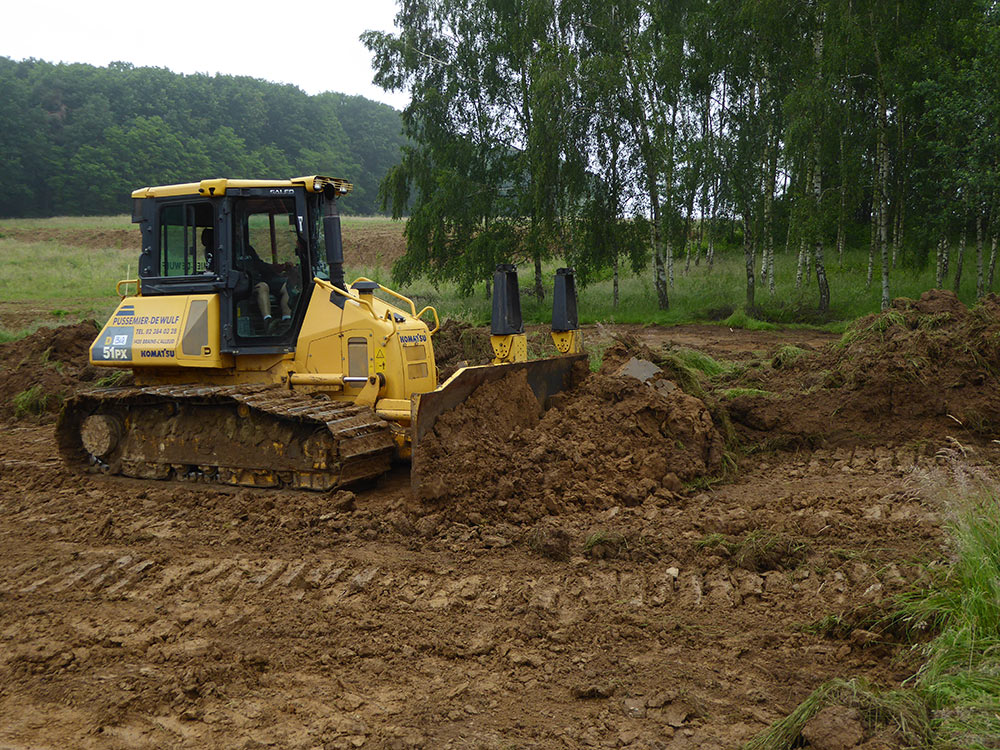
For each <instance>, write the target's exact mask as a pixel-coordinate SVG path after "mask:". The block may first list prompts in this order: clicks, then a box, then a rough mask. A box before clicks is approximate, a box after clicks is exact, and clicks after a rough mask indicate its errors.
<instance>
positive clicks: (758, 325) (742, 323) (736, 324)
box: [722, 308, 778, 331]
mask: <svg viewBox="0 0 1000 750" xmlns="http://www.w3.org/2000/svg"><path fill="white" fill-rule="evenodd" d="M722 325H724V326H729V327H730V328H745V329H746V330H748V331H776V330H777V329H778V326H776V325H775V324H774V323H768V322H767V321H764V320H757V319H756V318H752V317H750V315H748V314H747V311H746V310H744V309H743V308H740V309H739V310H736V311H735V312H734V313H733V314H732V315H730V316H729V317H728V318H726V319H725V320H724V321H722Z"/></svg>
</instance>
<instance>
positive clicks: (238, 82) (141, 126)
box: [0, 57, 403, 217]
mask: <svg viewBox="0 0 1000 750" xmlns="http://www.w3.org/2000/svg"><path fill="white" fill-rule="evenodd" d="M331 83H335V82H333V81H331ZM402 143H403V136H402V134H401V125H400V117H399V112H398V111H397V110H395V109H393V108H392V107H389V106H387V105H384V104H379V103H378V102H373V101H370V100H368V99H365V98H363V97H360V96H347V95H344V94H337V93H332V92H331V93H323V94H319V95H315V96H309V95H307V94H305V93H304V92H303V91H302V90H301V89H299V88H297V87H296V86H290V85H281V84H275V83H269V82H267V81H262V80H258V79H254V78H249V77H241V76H228V75H215V76H209V75H204V74H197V75H181V74H177V73H172V72H171V71H169V70H166V69H163V68H137V67H134V66H133V65H131V64H129V63H112V64H111V65H109V66H108V67H106V68H101V67H94V66H91V65H84V64H53V63H48V62H44V61H41V60H25V61H14V60H11V59H9V58H6V57H0V216H8V217H15V216H53V215H65V214H70V215H80V214H109V213H124V212H127V211H129V210H130V208H129V202H128V201H129V194H130V193H131V191H132V190H133V189H135V188H139V187H144V186H147V185H158V184H171V183H177V182H191V181H195V180H200V179H204V178H211V177H231V178H280V179H286V178H288V177H294V176H298V175H304V174H316V173H319V174H328V175H331V176H335V177H343V178H345V179H348V180H351V181H352V182H353V183H354V184H355V191H354V193H353V194H352V196H351V197H350V198H349V199H348V200H346V201H345V202H344V210H345V211H348V212H353V213H360V214H370V213H375V212H376V211H377V209H378V201H377V192H378V184H379V181H380V180H381V179H382V177H383V176H384V175H385V173H386V171H387V170H388V169H389V167H390V166H392V164H394V163H395V162H396V161H398V158H399V148H400V146H401V145H402Z"/></svg>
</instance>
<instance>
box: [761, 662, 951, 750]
mask: <svg viewBox="0 0 1000 750" xmlns="http://www.w3.org/2000/svg"><path fill="white" fill-rule="evenodd" d="M834 705H837V706H852V707H854V708H856V709H858V710H859V711H860V713H861V716H862V718H863V719H864V720H865V723H866V724H868V725H869V726H890V727H893V728H894V729H895V730H896V732H897V733H898V735H899V736H900V738H901V739H902V740H903V742H904V743H905V744H906V746H907V747H925V746H926V745H927V741H928V739H929V738H930V737H931V736H932V729H931V718H930V716H929V714H928V711H927V706H926V704H925V703H924V702H923V701H922V700H921V699H920V697H919V696H918V695H916V694H915V693H913V692H912V691H907V690H895V691H893V690H880V689H878V688H877V687H875V686H873V685H871V684H870V683H868V682H867V681H865V680H863V679H860V678H858V679H853V680H841V679H835V680H830V681H828V682H825V683H823V684H822V685H821V686H820V687H818V688H817V689H816V690H815V691H813V693H812V695H810V696H809V697H808V698H806V699H805V700H804V701H803V702H802V703H801V704H799V706H798V708H796V709H795V710H794V711H793V712H792V713H791V714H789V715H788V716H787V717H785V718H784V719H782V720H780V721H778V722H775V723H774V724H773V725H772V726H771V727H770V729H768V730H767V731H766V732H764V733H762V734H760V735H758V736H757V737H755V738H754V739H753V740H751V741H750V742H748V743H747V744H746V745H744V746H743V750H791V749H792V748H794V747H798V746H799V745H800V744H801V743H800V740H801V734H802V728H803V727H804V726H805V725H806V722H808V721H809V719H811V718H812V717H813V716H815V715H816V714H818V713H819V712H820V711H822V710H823V709H824V708H826V707H827V706H834Z"/></svg>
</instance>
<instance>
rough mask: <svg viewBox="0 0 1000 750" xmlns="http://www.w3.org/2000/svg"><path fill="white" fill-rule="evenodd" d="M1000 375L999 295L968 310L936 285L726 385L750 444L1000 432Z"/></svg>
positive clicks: (733, 414)
mask: <svg viewBox="0 0 1000 750" xmlns="http://www.w3.org/2000/svg"><path fill="white" fill-rule="evenodd" d="M998 374H1000V298H998V297H996V296H995V295H992V294H991V295H988V296H987V297H985V298H984V299H983V300H981V301H980V303H979V304H977V305H976V306H974V307H972V308H967V307H966V306H965V305H964V304H962V302H961V301H960V300H959V299H958V298H957V297H956V296H955V295H954V294H952V293H951V292H947V291H943V290H940V289H932V290H930V291H927V292H925V293H924V294H923V295H921V297H920V299H919V300H912V299H906V298H899V299H896V300H894V301H893V303H892V305H891V306H890V308H889V309H887V310H885V311H883V312H881V313H878V314H876V315H869V316H867V317H865V318H861V319H859V320H858V321H856V322H855V323H854V324H853V325H852V326H851V327H850V329H848V331H847V332H846V333H845V334H844V336H843V338H842V339H841V341H840V342H839V343H837V344H834V345H831V346H829V347H827V348H826V349H825V350H823V351H821V352H818V353H811V352H804V351H800V352H797V353H796V356H794V357H791V358H788V357H782V356H781V353H780V352H779V354H778V355H777V356H775V358H774V359H773V360H772V361H771V362H770V363H769V364H765V365H763V366H757V367H751V368H748V369H745V370H744V371H742V372H739V373H737V374H736V375H734V376H733V377H732V379H731V380H730V381H729V382H727V383H723V385H724V387H725V388H726V389H729V391H728V392H729V393H733V394H736V395H735V396H733V397H732V398H729V399H728V400H727V401H726V405H727V408H728V410H729V413H730V416H731V418H732V420H733V421H734V422H735V423H737V424H738V425H740V426H741V428H742V432H743V435H742V437H743V438H744V440H748V441H750V442H751V443H753V442H760V441H765V442H768V443H770V444H771V445H774V446H776V447H778V446H781V445H801V444H807V445H820V444H827V445H845V444H859V443H860V444H870V443H873V442H879V441H881V442H885V441H886V440H891V441H894V442H908V441H912V440H915V439H921V438H930V437H940V436H943V435H947V434H957V435H964V436H966V437H975V438H978V439H984V438H992V437H995V436H996V434H997V432H998V431H1000V377H998ZM734 385H736V386H740V388H739V389H733V388H732V386H734ZM747 391H750V392H749V393H747Z"/></svg>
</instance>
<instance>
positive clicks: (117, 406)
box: [56, 385, 394, 490]
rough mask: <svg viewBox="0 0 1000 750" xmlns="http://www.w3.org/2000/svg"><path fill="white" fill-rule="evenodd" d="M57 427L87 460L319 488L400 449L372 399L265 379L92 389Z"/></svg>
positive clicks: (146, 473)
mask: <svg viewBox="0 0 1000 750" xmlns="http://www.w3.org/2000/svg"><path fill="white" fill-rule="evenodd" d="M91 418H92V419H91ZM95 434H96V435H97V437H96V438H95V437H94V436H95ZM56 435H57V442H58V445H59V451H60V453H61V454H62V456H63V458H64V459H65V461H66V462H67V463H68V464H70V465H71V466H75V467H79V468H81V469H85V468H88V467H90V468H95V467H96V468H97V469H98V470H101V471H104V472H106V473H111V474H124V475H126V476H131V477H138V478H142V479H170V478H174V479H182V480H205V481H217V482H222V483H225V484H238V485H247V486H257V487H281V486H287V487H295V488H300V489H313V490H328V489H332V488H335V487H340V486H343V485H346V484H350V483H352V482H356V481H358V480H361V479H368V478H372V477H377V476H379V475H381V474H383V473H385V472H386V471H387V470H388V469H389V464H390V461H391V458H392V455H393V450H394V441H393V437H392V433H391V431H390V425H389V423H388V422H386V421H385V420H382V419H380V418H379V417H377V416H376V415H375V413H374V412H373V411H372V410H371V409H370V408H368V407H366V406H357V405H354V404H344V403H341V402H337V401H331V400H329V399H325V398H314V397H311V396H308V395H305V394H301V393H297V392H294V391H289V390H287V389H284V388H280V387H277V386H266V385H251V386H195V385H179V386H145V387H125V388H98V389H94V390H91V391H85V392H82V393H79V394H77V395H75V396H73V397H72V398H71V399H70V400H69V401H67V403H66V405H65V406H64V408H63V411H62V413H61V414H60V417H59V423H58V425H57V427H56ZM95 444H99V445H100V447H99V448H96V449H95V448H94V445H95ZM88 445H89V448H91V449H90V450H88Z"/></svg>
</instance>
